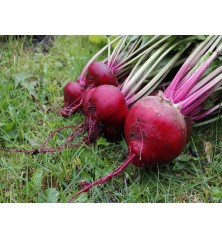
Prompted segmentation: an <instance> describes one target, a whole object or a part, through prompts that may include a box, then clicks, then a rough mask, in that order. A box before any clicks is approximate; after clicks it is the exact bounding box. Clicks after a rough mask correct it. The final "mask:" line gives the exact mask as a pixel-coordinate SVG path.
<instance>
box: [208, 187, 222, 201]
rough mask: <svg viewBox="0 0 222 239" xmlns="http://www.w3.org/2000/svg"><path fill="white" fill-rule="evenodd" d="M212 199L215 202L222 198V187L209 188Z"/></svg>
mask: <svg viewBox="0 0 222 239" xmlns="http://www.w3.org/2000/svg"><path fill="white" fill-rule="evenodd" d="M211 195H212V199H213V200H214V201H216V202H218V201H219V200H222V188H219V187H212V188H211Z"/></svg>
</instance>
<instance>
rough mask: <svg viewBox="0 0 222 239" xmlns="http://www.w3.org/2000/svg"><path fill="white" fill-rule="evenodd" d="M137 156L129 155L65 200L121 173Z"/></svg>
mask: <svg viewBox="0 0 222 239" xmlns="http://www.w3.org/2000/svg"><path fill="white" fill-rule="evenodd" d="M136 157H137V155H136V154H132V155H130V156H129V157H128V158H127V159H126V160H125V161H124V162H123V163H122V164H121V165H120V166H119V167H118V168H116V169H115V170H114V171H113V172H111V173H109V174H108V175H106V176H104V177H102V178H100V179H98V180H96V181H95V182H92V183H90V184H88V185H87V186H85V187H84V188H83V189H82V190H80V191H78V192H77V193H76V194H74V195H73V196H72V197H71V198H70V199H69V200H68V201H67V202H68V203H70V202H72V201H73V199H75V198H76V197H77V196H78V195H80V194H82V193H84V192H88V191H89V190H90V189H91V188H92V187H94V186H96V185H99V184H103V183H105V182H106V181H108V180H109V179H111V178H113V177H115V176H116V175H117V174H119V173H121V172H122V171H123V170H124V169H125V168H126V167H127V166H128V165H129V164H130V163H131V162H132V161H133V159H135V158H136Z"/></svg>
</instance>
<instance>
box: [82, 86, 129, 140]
mask: <svg viewBox="0 0 222 239" xmlns="http://www.w3.org/2000/svg"><path fill="white" fill-rule="evenodd" d="M83 108H84V114H85V116H86V128H87V131H88V138H89V141H90V142H92V141H94V140H95V139H96V138H97V137H98V135H99V134H100V131H101V130H102V128H104V127H110V128H112V127H116V128H122V127H123V125H124V122H125V118H126V115H127V113H128V107H127V105H126V102H125V99H124V97H123V95H122V93H121V92H120V90H119V89H118V88H117V87H115V86H112V85H101V86H98V87H96V88H92V89H90V90H88V91H87V92H86V94H85V95H84V98H83Z"/></svg>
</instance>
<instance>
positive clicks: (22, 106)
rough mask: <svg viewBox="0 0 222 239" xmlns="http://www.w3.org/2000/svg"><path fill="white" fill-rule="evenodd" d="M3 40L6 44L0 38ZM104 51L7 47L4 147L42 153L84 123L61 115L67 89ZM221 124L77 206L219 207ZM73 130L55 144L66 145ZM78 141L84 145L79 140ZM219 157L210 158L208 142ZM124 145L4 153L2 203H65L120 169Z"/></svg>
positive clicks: (82, 46) (2, 87)
mask: <svg viewBox="0 0 222 239" xmlns="http://www.w3.org/2000/svg"><path fill="white" fill-rule="evenodd" d="M0 40H1V39H0ZM99 48H100V46H98V45H96V44H93V43H91V42H90V41H89V40H88V37H81V36H59V37H56V39H55V41H54V44H53V46H52V47H50V49H49V52H48V53H47V54H44V53H43V51H42V49H41V46H40V47H38V49H37V51H34V49H33V47H32V45H31V43H30V41H29V39H27V38H25V39H23V38H20V39H16V40H13V39H12V38H9V39H8V41H6V42H0V116H1V117H0V147H5V148H20V149H33V148H37V147H38V145H40V144H41V142H43V141H44V139H45V138H46V137H47V135H48V134H49V133H50V131H52V130H54V129H56V128H57V127H61V126H64V125H74V124H76V123H77V122H80V121H81V120H83V116H82V115H81V114H78V115H75V116H71V117H69V118H67V119H64V118H62V117H61V116H59V115H58V110H59V109H60V108H61V107H62V105H63V87H64V85H65V84H66V83H67V82H68V81H70V80H75V79H77V77H78V76H79V74H80V72H81V70H82V68H83V67H84V65H85V64H86V62H87V61H88V60H89V59H90V58H91V56H92V55H93V54H94V53H96V52H97V51H98V49H99ZM221 125H222V124H221V121H218V122H216V123H214V124H211V125H209V126H204V127H202V128H197V129H194V131H193V135H192V139H191V141H190V143H189V144H188V145H187V146H186V148H185V150H184V153H183V154H182V155H181V156H180V157H178V158H177V159H176V160H175V161H173V162H172V163H171V164H169V165H166V166H162V167H161V168H159V169H155V170H149V169H137V168H134V167H133V166H129V167H128V168H127V169H126V170H125V171H124V172H123V173H122V174H120V175H118V176H117V177H115V178H113V179H112V180H110V181H108V182H107V183H105V184H104V185H100V186H97V187H95V188H93V189H92V190H91V191H90V192H89V193H85V194H82V195H81V196H80V197H78V199H77V200H76V202H128V203H132V202H218V201H220V200H221V199H222V183H221V182H222V126H221ZM70 132H71V131H70V130H66V131H63V132H61V133H60V134H59V136H57V137H54V138H53V139H52V140H51V141H50V144H49V145H50V146H52V147H53V146H56V145H58V144H60V143H62V139H64V138H65V137H66V136H67V135H68V134H69V133H70ZM77 140H78V139H77ZM206 142H210V144H211V145H212V149H213V156H212V157H211V159H209V160H207V155H206V152H205V150H204V143H206ZM126 150H127V147H126V144H125V142H124V141H123V140H122V141H121V142H120V143H119V144H114V143H110V142H108V141H106V140H105V139H104V138H102V137H101V138H100V139H99V140H98V142H97V144H94V145H91V146H84V145H82V146H81V147H79V148H77V149H75V148H73V149H71V150H64V151H62V152H61V153H52V154H50V153H48V154H37V155H36V156H33V155H28V154H23V153H17V154H13V153H6V152H0V174H1V177H0V202H66V201H67V200H68V198H69V197H70V196H71V195H72V194H74V193H75V192H77V190H78V184H79V183H80V182H81V181H82V180H87V181H92V180H95V179H98V178H99V177H101V176H103V175H105V174H107V173H108V172H110V171H111V170H113V169H114V168H115V167H117V166H118V165H119V164H120V163H121V162H122V160H123V159H124V157H125V156H126Z"/></svg>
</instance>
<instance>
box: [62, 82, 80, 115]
mask: <svg viewBox="0 0 222 239" xmlns="http://www.w3.org/2000/svg"><path fill="white" fill-rule="evenodd" d="M83 93H84V88H83V87H82V85H81V84H80V83H79V82H72V81H71V82H68V83H67V84H66V85H65V87H64V106H63V109H62V110H61V114H62V116H63V117H67V116H68V115H70V114H72V113H74V112H76V111H78V110H79V109H80V108H81V106H82V95H83Z"/></svg>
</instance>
